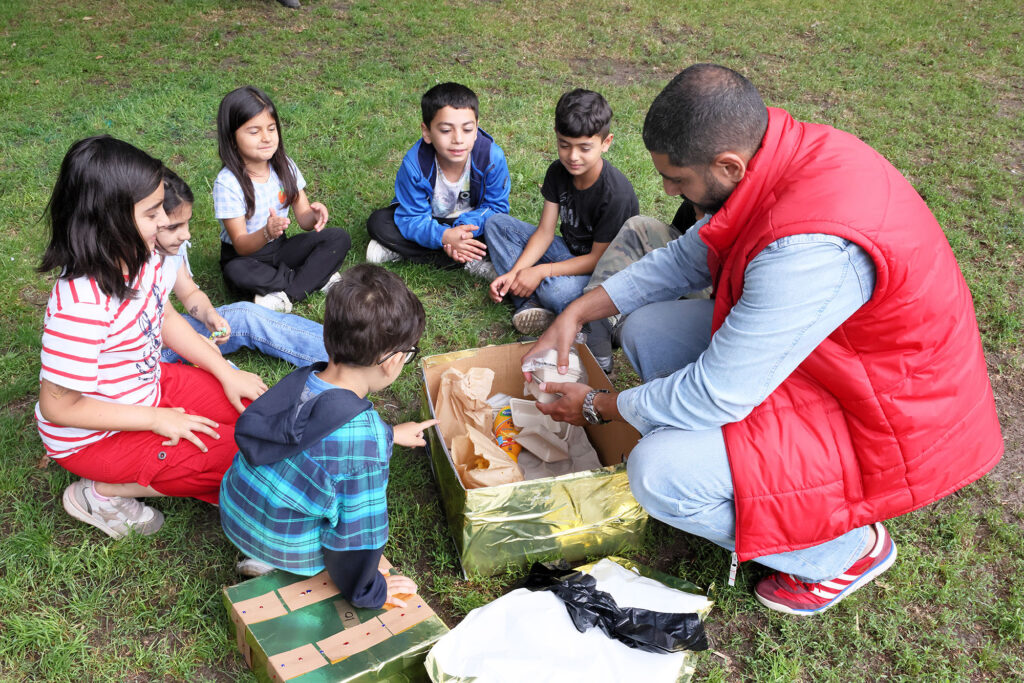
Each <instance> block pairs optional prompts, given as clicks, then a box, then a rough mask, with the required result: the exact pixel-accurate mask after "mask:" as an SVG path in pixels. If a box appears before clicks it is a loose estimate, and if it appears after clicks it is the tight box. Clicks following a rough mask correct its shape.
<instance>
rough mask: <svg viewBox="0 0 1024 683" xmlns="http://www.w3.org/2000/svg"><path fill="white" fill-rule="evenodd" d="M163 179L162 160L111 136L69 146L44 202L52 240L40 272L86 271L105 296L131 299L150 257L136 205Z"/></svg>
mask: <svg viewBox="0 0 1024 683" xmlns="http://www.w3.org/2000/svg"><path fill="white" fill-rule="evenodd" d="M162 179H163V164H162V163H160V162H159V161H157V160H156V159H154V158H153V157H151V156H149V155H148V154H146V153H145V152H143V151H142V150H140V149H138V148H136V147H133V146H132V145H130V144H128V143H127V142H123V141H121V140H118V139H116V138H112V137H110V136H109V135H99V136H96V137H91V138H85V139H84V140H79V141H78V142H76V143H75V144H73V145H71V147H70V149H68V152H67V154H65V155H64V161H62V162H61V165H60V172H59V173H58V175H57V182H56V184H54V186H53V194H51V195H50V201H49V203H48V204H47V205H46V217H47V219H48V221H47V222H48V223H49V226H50V242H49V244H47V246H46V251H45V252H43V259H42V262H41V263H40V264H39V272H41V273H47V272H49V271H51V270H53V269H54V268H60V269H61V272H60V276H59V277H61V278H65V279H68V280H70V279H74V278H76V277H82V276H83V275H84V276H88V277H91V278H93V279H94V280H96V285H97V286H98V287H99V288H100V291H101V292H103V293H104V294H106V295H107V296H110V297H115V298H118V299H131V298H133V297H134V296H135V290H133V289H131V287H130V286H129V285H130V283H132V282H134V281H135V279H136V278H137V277H138V276H139V272H140V271H141V270H142V266H143V265H144V264H145V263H146V261H148V260H149V257H150V249H149V247H148V246H146V242H145V240H143V239H142V237H141V236H140V235H139V229H138V226H136V225H135V205H136V204H137V203H139V202H140V201H142V200H143V199H145V198H146V197H148V196H149V195H151V194H153V193H154V192H156V190H157V188H159V187H160V182H161V180H162ZM122 268H124V269H126V270H127V273H128V278H127V279H125V276H124V271H123V270H122Z"/></svg>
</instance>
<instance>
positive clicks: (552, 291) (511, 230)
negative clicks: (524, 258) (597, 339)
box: [484, 213, 590, 313]
mask: <svg viewBox="0 0 1024 683" xmlns="http://www.w3.org/2000/svg"><path fill="white" fill-rule="evenodd" d="M536 230H537V226H535V225H531V224H530V223H526V222H524V221H521V220H519V219H518V218H512V216H509V215H508V214H504V213H500V214H496V215H494V216H491V217H490V218H488V219H487V223H486V225H485V227H484V234H485V235H487V252H488V253H489V254H490V255H491V263H493V264H494V269H495V270H496V271H498V274H499V275H504V274H505V273H507V272H508V271H510V270H512V266H514V265H515V264H516V259H517V258H519V256H520V254H522V253H523V249H524V248H525V247H526V243H527V242H528V241H529V239H530V237H531V236H532V235H533V233H534V232H535V231H536ZM573 257H575V254H573V253H572V252H571V251H569V247H567V246H566V245H565V240H563V239H562V238H561V237H560V236H559V235H555V238H554V239H553V240H552V241H551V246H550V247H548V250H547V251H545V252H544V255H543V256H541V257H540V260H539V261H537V263H558V262H560V261H568V260H569V259H571V258H573ZM588 282H590V274H589V273H588V274H587V275H558V276H556V277H546V278H544V279H543V280H541V283H540V285H538V286H537V290H536V291H535V292H534V293H533V295H534V296H535V297H536V298H537V299H538V300H539V301H540V304H541V306H543V307H544V308H546V309H548V310H549V311H554V312H555V313H561V312H562V311H563V310H565V307H566V306H568V305H569V304H570V303H572V302H573V301H574V300H576V299H578V298H579V296H580V295H581V294H583V288H584V287H586V286H587V283H588ZM509 296H510V297H511V299H512V303H513V305H514V306H515V308H516V309H517V310H518V309H519V307H520V306H522V305H523V303H524V302H525V301H526V299H523V298H522V297H518V296H515V295H509Z"/></svg>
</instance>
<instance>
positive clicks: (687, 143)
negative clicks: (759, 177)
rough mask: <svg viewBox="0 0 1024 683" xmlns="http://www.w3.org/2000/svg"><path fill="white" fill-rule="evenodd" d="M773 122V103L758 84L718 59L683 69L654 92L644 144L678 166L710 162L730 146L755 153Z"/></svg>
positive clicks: (728, 149)
mask: <svg viewBox="0 0 1024 683" xmlns="http://www.w3.org/2000/svg"><path fill="white" fill-rule="evenodd" d="M767 128H768V109H767V108H766V107H765V106H764V100H762V99H761V94H760V93H759V92H758V91H757V88H755V87H754V84H753V83H751V82H750V81H748V80H747V79H746V78H744V77H743V76H742V75H740V74H738V73H736V72H735V71H733V70H732V69H728V68H726V67H724V66H718V65H717V64H694V65H693V66H691V67H688V68H686V69H684V70H683V71H681V72H680V73H679V74H677V75H676V77H675V78H673V79H672V80H671V81H670V82H669V84H668V85H666V86H665V89H664V90H662V91H661V93H659V94H658V96H657V97H656V98H654V102H653V103H652V104H651V108H650V109H649V110H648V111H647V118H646V119H645V120H644V145H646V147H647V150H648V151H650V152H655V153H658V154H666V155H668V160H669V162H671V163H672V165H673V166H697V167H703V166H707V165H709V164H710V163H711V162H712V161H713V160H714V158H715V157H716V156H717V155H719V154H721V153H722V152H726V151H734V152H746V153H749V154H754V153H755V152H756V151H757V150H758V148H759V147H760V146H761V138H763V137H764V132H765V130H767Z"/></svg>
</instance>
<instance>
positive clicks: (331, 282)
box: [320, 273, 341, 294]
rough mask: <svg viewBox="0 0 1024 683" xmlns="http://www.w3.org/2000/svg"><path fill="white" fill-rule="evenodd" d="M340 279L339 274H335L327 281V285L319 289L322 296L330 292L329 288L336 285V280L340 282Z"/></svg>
mask: <svg viewBox="0 0 1024 683" xmlns="http://www.w3.org/2000/svg"><path fill="white" fill-rule="evenodd" d="M340 279H341V273H335V274H334V275H332V276H331V278H330V279H329V280H328V281H327V284H325V285H324V286H323V287H321V288H320V291H321V292H323V293H324V294H326V293H327V292H329V291H331V287H333V286H334V285H336V284H337V283H338V280H340Z"/></svg>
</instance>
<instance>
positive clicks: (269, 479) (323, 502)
mask: <svg viewBox="0 0 1024 683" xmlns="http://www.w3.org/2000/svg"><path fill="white" fill-rule="evenodd" d="M327 388H332V387H331V385H329V384H327V383H326V382H324V381H323V380H321V379H319V378H318V377H316V376H315V375H313V374H311V375H310V376H309V379H308V380H307V382H306V391H304V392H303V399H306V398H307V397H308V396H311V395H314V394H316V393H319V392H321V391H324V390H325V389H327ZM300 400H301V399H300ZM393 438H394V432H393V431H392V429H391V427H390V426H388V425H387V424H385V423H384V421H383V420H381V418H380V416H379V415H378V414H377V412H376V411H375V410H372V409H371V410H366V411H363V412H362V413H360V414H358V415H357V416H356V417H354V418H353V419H352V420H351V421H349V422H348V423H346V424H344V425H342V426H340V427H338V429H336V430H335V431H334V432H332V433H331V434H330V435H329V436H328V437H327V438H325V439H324V440H322V441H320V442H319V443H317V444H316V445H315V446H313V447H312V448H309V449H308V450H305V451H302V452H301V453H299V454H297V455H294V456H292V457H289V458H285V459H284V460H281V461H279V462H275V463H272V464H269V465H261V466H256V467H254V466H252V465H250V464H249V462H248V461H247V460H246V459H245V456H243V455H242V453H241V452H239V453H237V454H236V455H235V459H234V461H233V462H232V464H231V467H230V468H228V471H227V473H226V474H225V475H224V480H223V481H222V482H221V489H220V513H221V524H222V525H223V527H224V533H225V534H226V535H227V537H228V538H229V539H230V540H231V542H232V543H234V544H235V545H236V546H238V548H239V550H241V551H242V552H243V553H245V555H247V556H248V557H252V558H255V559H258V560H263V561H264V562H268V563H269V564H272V565H274V566H275V567H279V568H281V569H285V570H287V571H290V572H293V573H295V574H301V575H305V576H311V575H313V574H316V573H318V572H320V571H322V570H323V569H324V561H323V549H324V548H327V549H329V550H336V551H345V550H371V549H376V548H380V547H382V546H383V545H384V543H385V542H386V541H387V539H388V508H387V497H386V495H387V485H388V461H389V459H390V457H391V446H392V442H393Z"/></svg>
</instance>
